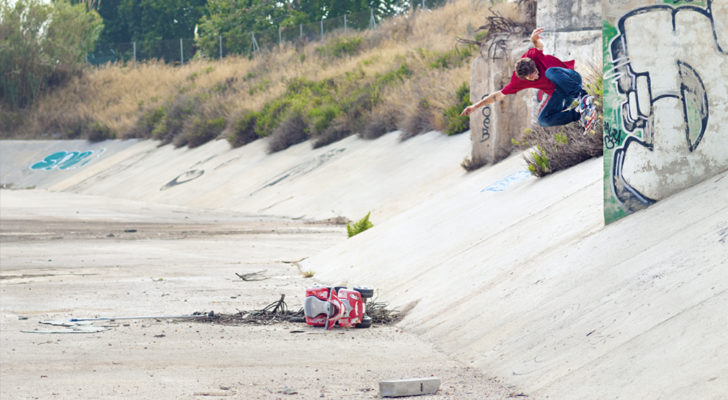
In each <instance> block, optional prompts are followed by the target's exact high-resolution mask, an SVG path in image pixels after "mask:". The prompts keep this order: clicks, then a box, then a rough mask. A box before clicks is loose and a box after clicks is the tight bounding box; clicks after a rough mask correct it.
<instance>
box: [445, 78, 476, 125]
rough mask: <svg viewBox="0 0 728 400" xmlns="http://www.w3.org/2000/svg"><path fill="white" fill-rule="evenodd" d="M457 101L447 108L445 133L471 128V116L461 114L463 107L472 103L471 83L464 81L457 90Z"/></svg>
mask: <svg viewBox="0 0 728 400" xmlns="http://www.w3.org/2000/svg"><path fill="white" fill-rule="evenodd" d="M455 97H456V99H457V102H456V103H455V104H453V105H452V106H450V107H449V108H448V109H447V110H445V123H446V124H447V126H446V128H445V134H447V135H455V134H458V133H463V132H465V131H467V130H468V129H470V117H468V116H461V115H460V113H461V112H462V111H463V109H464V108H465V107H467V106H469V105H470V85H469V84H468V83H467V82H463V84H462V85H460V87H458V89H457V91H456V92H455Z"/></svg>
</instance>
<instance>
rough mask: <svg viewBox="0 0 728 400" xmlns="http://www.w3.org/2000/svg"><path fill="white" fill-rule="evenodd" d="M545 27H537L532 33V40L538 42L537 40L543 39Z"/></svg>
mask: <svg viewBox="0 0 728 400" xmlns="http://www.w3.org/2000/svg"><path fill="white" fill-rule="evenodd" d="M543 31H544V28H536V29H534V30H533V33H531V42H532V43H534V44H535V43H536V42H537V41H539V40H541V34H542V33H543Z"/></svg>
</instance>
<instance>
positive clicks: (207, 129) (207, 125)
mask: <svg viewBox="0 0 728 400" xmlns="http://www.w3.org/2000/svg"><path fill="white" fill-rule="evenodd" d="M224 128H225V118H223V117H218V118H211V119H206V118H204V117H203V116H195V117H193V118H192V119H191V120H190V121H189V123H188V124H187V126H185V129H184V130H183V131H182V132H181V133H180V134H179V135H177V136H175V137H174V140H173V143H174V145H175V147H182V146H188V147H190V148H194V147H198V146H200V145H203V144H205V143H207V142H209V141H210V140H212V139H215V138H216V137H217V136H218V135H219V134H220V133H221V132H222V130H223V129H224Z"/></svg>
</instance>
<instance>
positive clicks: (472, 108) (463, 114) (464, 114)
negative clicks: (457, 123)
mask: <svg viewBox="0 0 728 400" xmlns="http://www.w3.org/2000/svg"><path fill="white" fill-rule="evenodd" d="M473 111H475V106H467V107H465V109H464V110H463V112H461V113H460V116H461V117H467V116H468V115H470V114H471V113H472V112H473Z"/></svg>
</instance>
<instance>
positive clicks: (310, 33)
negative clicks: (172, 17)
mask: <svg viewBox="0 0 728 400" xmlns="http://www.w3.org/2000/svg"><path fill="white" fill-rule="evenodd" d="M451 1H453V0H417V1H415V2H414V3H413V4H412V5H411V7H407V8H403V9H402V10H401V11H400V12H399V14H402V13H408V12H410V10H411V9H412V8H414V9H416V10H422V9H433V8H437V7H441V6H443V5H444V4H445V3H447V2H451ZM382 19H383V17H382V16H380V15H378V14H377V12H376V10H370V11H368V12H361V13H352V14H348V15H343V16H339V17H334V18H328V19H325V20H321V21H319V22H315V23H310V24H301V25H297V26H287V27H281V28H279V29H278V32H277V33H276V32H270V31H268V32H249V33H243V34H242V35H241V34H236V35H232V34H230V35H227V36H226V35H221V36H218V40H217V45H216V46H212V47H211V46H208V47H207V49H208V50H207V53H208V54H202V53H203V52H202V50H200V49H199V48H198V47H197V45H196V42H195V40H194V39H193V38H181V39H173V40H155V41H143V42H132V43H113V44H110V45H105V46H97V48H96V50H95V51H94V52H93V53H90V54H88V55H87V60H88V62H89V63H90V64H92V65H103V64H106V63H115V62H122V63H128V64H131V65H136V63H137V62H140V61H144V60H150V59H159V60H163V61H164V62H166V63H170V64H175V65H184V64H185V63H186V62H189V61H190V60H191V59H193V58H194V57H196V56H198V57H199V56H202V55H204V56H205V57H208V58H223V57H226V56H229V55H252V56H255V55H259V54H260V53H261V52H263V51H272V50H275V49H276V48H277V47H279V46H281V45H283V43H284V42H285V43H296V42H310V41H319V40H324V39H325V38H326V37H327V36H331V35H337V34H339V33H346V32H348V31H362V30H367V29H376V28H377V25H378V24H379V22H381V20H382ZM213 47H214V50H212V48H213Z"/></svg>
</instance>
